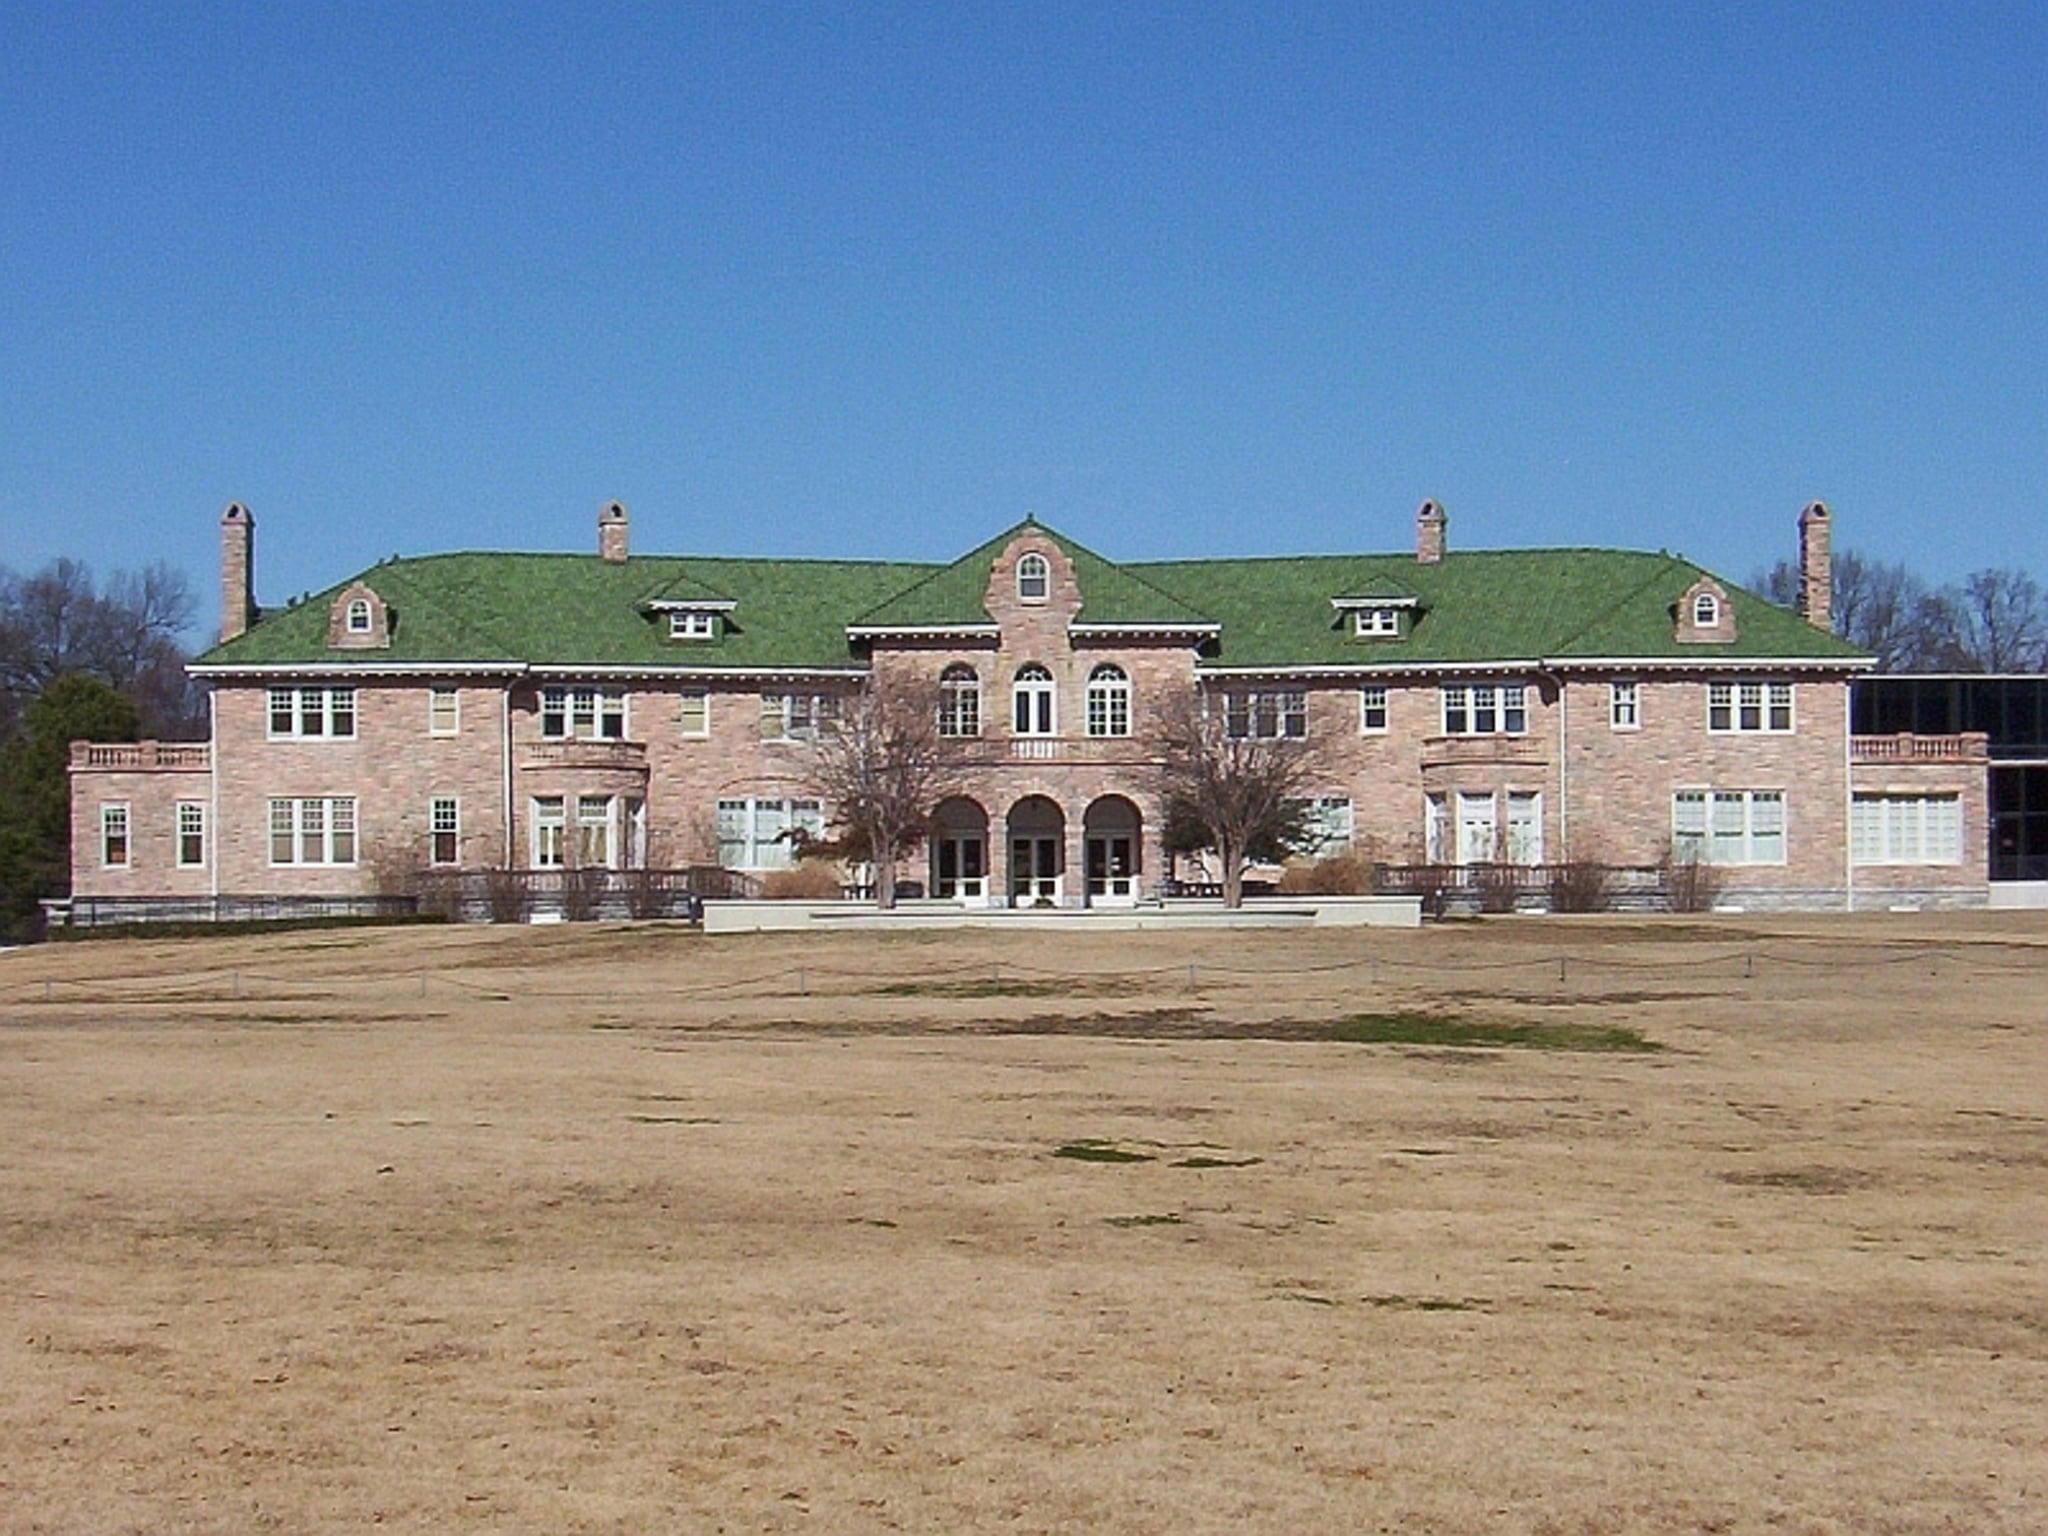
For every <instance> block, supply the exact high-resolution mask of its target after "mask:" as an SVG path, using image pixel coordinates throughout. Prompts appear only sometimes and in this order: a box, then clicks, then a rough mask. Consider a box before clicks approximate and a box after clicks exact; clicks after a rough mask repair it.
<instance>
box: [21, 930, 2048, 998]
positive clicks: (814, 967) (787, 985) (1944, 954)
mask: <svg viewBox="0 0 2048 1536" xmlns="http://www.w3.org/2000/svg"><path fill="white" fill-rule="evenodd" d="M1814 948H1815V949H1816V950H1827V949H1833V950H1835V951H1836V952H1835V953H1832V954H1829V953H1815V952H1801V951H1799V950H1795V949H1787V948H1783V947H1772V946H1755V947H1744V948H1730V949H1725V950H1719V951H1716V952H1714V953H1711V954H1705V955H1690V956H1656V957H1647V956H1646V957H1632V956H1625V955H1617V954H1612V953H1596V952H1590V951H1576V952H1575V951H1570V950H1557V951H1550V952H1544V953H1539V954H1524V955H1515V956H1506V957H1502V958H1500V959H1467V958H1452V957H1448V956H1410V955H1399V954H1388V953H1378V952H1369V953H1366V954H1361V955H1355V956H1350V957H1346V958H1342V959H1337V960H1331V961H1326V962H1318V963H1315V964H1299V963H1280V964H1274V965H1271V966H1248V965H1242V964H1226V963H1222V962H1219V961H1210V960H1201V959H1193V960H1179V961H1172V962H1168V963H1163V964H1153V965H1140V966H1126V967H1117V968H1112V969H1087V968H1081V967H1062V966H1049V965H1043V964H1032V963H1029V962H1024V961H1018V960H1010V959H1004V960H993V961H981V962H964V963H960V964H956V965H930V964H919V965H918V966H917V967H916V968H915V970H913V971H906V970H905V969H904V968H901V967H898V968H894V969H887V970H882V969H862V968H853V967H847V966H843V965H819V964H812V963H809V962H800V963H796V964H792V965H786V966H778V967H776V968H775V969H773V970H768V971H761V972H756V973H753V974H748V975H742V976H738V977H732V978H727V979H722V980H717V981H686V980H680V979H669V978H666V977H664V978H661V979H659V980H656V981H654V982H652V983H651V984H644V983H643V984H632V983H629V982H627V981H625V980H624V979H622V980H621V982H620V983H617V984H612V985H602V984H600V985H598V986H595V987H546V986H532V985H526V984H523V983H512V982H506V983H498V982H493V981H489V980H481V979H476V978H472V977H470V976H465V975H460V974H451V973H450V972H447V971H441V970H424V969H422V970H415V971H409V972H396V973H391V974H386V975H356V976H350V975H341V976H335V975H324V976H306V977H295V976H279V975H275V974H272V973H270V972H265V971H254V970H244V969H219V968H216V969H210V970H201V971H192V972H186V973H182V974H178V973H174V974H166V975H157V976H132V977H121V978H107V977H95V978H91V979H73V978H66V977H42V978H34V979H29V980H23V981H19V982H14V983H12V984H8V985H0V1001H8V1002H14V1003H29V1004H38V1003H48V1004H65V1005H78V1004H91V1003H104V1004H181V1003H188V1004H189V1003H222V1002H251V1003H253V1002H274V1003H319V1002H344V1001H347V1000H349V999H352V998H358V999H359V998H364V997H368V996H373V995H374V996H381V997H384V998H387V999H389V998H401V997H410V998H412V999H414V1000H432V999H433V998H434V997H436V996H437V995H439V996H441V997H443V998H446V997H447V996H449V995H450V994H453V995H455V996H457V997H460V998H463V999H465V1000H471V1001H481V1002H501V1003H512V1002H527V1001H574V1002H582V1003H600V1002H606V1001H611V1002H618V1001H622V1000H626V999H634V1000H648V999H656V1000H660V999H675V1000H678V1001H689V1000H704V1001H712V1000H718V999H730V1000H734V1001H737V1000H741V999H752V1000H766V999H781V998H801V997H812V996H835V995H838V996H856V995H876V994H896V995H901V996H904V997H906V998H914V997H920V996H923V997H940V998H943V997H947V996H956V997H958V996H973V995H975V990H974V989H977V988H980V987H986V988H988V989H990V993H991V994H992V995H1000V989H1001V988H1003V987H1004V986H1006V985H1008V986H1017V985H1022V984H1030V985H1033V986H1037V985H1039V984H1047V985H1057V984H1060V983H1066V984H1069V985H1073V986H1075V987H1079V988H1086V987H1089V986H1091V985H1095V986H1099V985H1102V984H1105V983H1127V984H1132V985H1141V984H1144V983H1154V984H1157V985H1158V986H1160V987H1161V988H1162V989H1167V988H1178V989H1184V990H1186V991H1191V992H1192V991H1199V990H1201V989H1202V987H1203V986H1204V984H1205V983H1207V984H1211V985H1217V984H1220V985H1236V984H1240V983H1243V982H1246V981H1262V980H1265V981H1284V980H1300V979H1302V978H1304V977H1336V976H1340V975H1343V974H1345V973H1360V974H1361V977H1362V979H1364V980H1366V981H1367V982H1368V983H1369V984H1372V985H1377V984H1378V983H1379V982H1380V981H1381V979H1382V978H1388V979H1395V978H1399V979H1403V980H1419V979H1426V978H1430V977H1436V978H1445V979H1448V980H1450V981H1453V982H1455V981H1456V980H1457V979H1458V978H1461V977H1475V978H1476V977H1487V978H1495V979H1501V980H1505V979H1507V978H1509V977H1510V976H1511V975H1514V974H1516V973H1520V974H1523V975H1527V976H1529V977H1531V978H1533V979H1537V980H1542V979H1548V980H1550V981H1551V982H1553V983H1554V984H1555V985H1557V986H1560V987H1562V986H1569V985H1571V983H1572V981H1573V978H1574V977H1575V976H1577V977H1579V978H1592V977H1600V976H1608V977H1620V976H1630V975H1668V974H1671V973H1674V972H1677V973H1684V974H1685V975H1686V976H1687V977H1688V979H1689V980H1691V981H1694V982H1697V981H1699V980H1704V979H1709V978H1719V979H1723V980H1733V981H1758V980H1768V979H1770V977H1771V975H1772V973H1773V972H1777V973H1778V974H1780V975H1784V974H1787V973H1790V974H1795V975H1810V974H1811V973H1813V972H1817V971H1825V970H1834V971H1854V972H1857V973H1863V972H1868V971H1870V970H1872V969H1876V968H1884V969H1887V970H1892V969H1895V968H1898V967H1912V966H1922V967H1927V968H1928V973H1929V975H1934V974H1936V973H1937V968H1939V969H1940V970H1941V971H1946V972H1948V973H1951V974H1956V975H1962V974H1984V973H1998V974H2021V973H2026V972H2041V973H2044V974H2048V945H2041V946H2015V945H2011V944H2001V945H1988V944H1964V945H1950V946H1943V947H1934V946H1925V947H1918V948H1913V949H1905V950H1899V951H1896V952H1892V953H1871V952H1869V951H1867V950H1863V949H1858V950H1857V951H1856V953H1855V955H1854V957H1853V959H1850V958H1846V957H1844V956H1843V955H1842V954H1841V953H1840V952H1839V951H1840V948H1841V946H1840V944H1839V942H1838V941H1829V940H1822V941H1818V942H1817V943H1816V945H1815V946H1814ZM2016 949H2023V950H2028V951H2032V952H2030V953H2017V954H2016V953H2014V952H2013V951H2015V950H2016ZM486 974H488V973H486ZM643 974H644V973H643Z"/></svg>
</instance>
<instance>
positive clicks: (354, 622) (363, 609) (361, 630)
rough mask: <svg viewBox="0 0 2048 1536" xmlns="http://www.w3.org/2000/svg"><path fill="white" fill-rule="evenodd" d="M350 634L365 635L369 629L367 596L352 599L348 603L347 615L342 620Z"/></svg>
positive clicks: (369, 619) (368, 602) (368, 601)
mask: <svg viewBox="0 0 2048 1536" xmlns="http://www.w3.org/2000/svg"><path fill="white" fill-rule="evenodd" d="M343 623H344V625H345V627H346V628H347V630H348V632H349V633H350V634H352V635H367V634H368V633H369V632H370V629H371V618H370V600H369V599H368V598H367V597H358V598H355V599H353V600H352V601H351V602H350V603H349V605H348V616H347V618H346V619H344V620H343Z"/></svg>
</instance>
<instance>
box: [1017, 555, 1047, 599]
mask: <svg viewBox="0 0 2048 1536" xmlns="http://www.w3.org/2000/svg"><path fill="white" fill-rule="evenodd" d="M1051 590H1052V567H1051V566H1050V565H1049V564H1047V563H1046V558H1045V556H1043V555H1026V556H1024V557H1023V558H1022V559H1021V560H1019V561H1018V562H1017V599H1018V601H1019V602H1025V603H1042V602H1044V601H1045V598H1046V594H1047V593H1049V592H1050V591H1051Z"/></svg>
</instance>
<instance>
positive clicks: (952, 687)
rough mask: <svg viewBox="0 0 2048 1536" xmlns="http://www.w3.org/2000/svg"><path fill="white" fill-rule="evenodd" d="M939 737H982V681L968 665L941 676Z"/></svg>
mask: <svg viewBox="0 0 2048 1536" xmlns="http://www.w3.org/2000/svg"><path fill="white" fill-rule="evenodd" d="M939 734H940V735H941V736H979V735H980V734H981V677H980V675H979V674H978V673H976V671H975V670H974V668H972V667H970V666H968V665H966V664H965V663H964V662H957V661H956V662H955V663H953V665H952V666H950V667H948V668H946V670H945V671H943V672H941V673H940V674H939Z"/></svg>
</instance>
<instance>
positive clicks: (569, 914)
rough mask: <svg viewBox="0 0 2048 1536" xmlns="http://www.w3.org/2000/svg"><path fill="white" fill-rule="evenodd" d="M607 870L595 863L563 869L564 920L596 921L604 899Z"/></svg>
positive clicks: (569, 921) (570, 921)
mask: <svg viewBox="0 0 2048 1536" xmlns="http://www.w3.org/2000/svg"><path fill="white" fill-rule="evenodd" d="M606 875H607V871H606V870H604V869H602V868H600V867H597V866H595V865H586V866H581V867H578V868H575V869H565V870H563V871H562V921H564V922H567V923H588V922H594V921H595V920H596V918H597V908H598V903H599V902H601V901H602V900H603V899H604V887H605V878H606Z"/></svg>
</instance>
